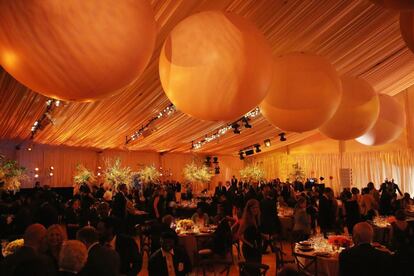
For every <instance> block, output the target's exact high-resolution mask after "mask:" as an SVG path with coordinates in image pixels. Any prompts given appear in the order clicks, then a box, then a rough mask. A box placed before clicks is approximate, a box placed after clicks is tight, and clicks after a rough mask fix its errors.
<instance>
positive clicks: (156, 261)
mask: <svg viewBox="0 0 414 276" xmlns="http://www.w3.org/2000/svg"><path fill="white" fill-rule="evenodd" d="M160 243H161V248H160V249H158V250H157V251H155V252H154V254H152V255H151V257H150V259H149V261H148V274H149V276H169V275H176V276H184V275H186V274H187V273H189V272H190V271H191V263H190V260H189V258H188V256H187V254H186V253H185V251H184V250H182V249H181V248H179V247H177V246H176V244H177V237H176V236H175V235H174V234H173V233H171V232H164V233H162V234H161V239H160Z"/></svg>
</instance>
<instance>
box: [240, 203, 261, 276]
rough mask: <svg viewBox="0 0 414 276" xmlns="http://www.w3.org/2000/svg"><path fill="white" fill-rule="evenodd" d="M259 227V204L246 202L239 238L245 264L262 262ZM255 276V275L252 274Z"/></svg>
mask: <svg viewBox="0 0 414 276" xmlns="http://www.w3.org/2000/svg"><path fill="white" fill-rule="evenodd" d="M259 226H260V204H259V201H257V200H256V199H250V200H249V201H247V203H246V206H245V207H244V212H243V216H242V221H241V224H240V229H239V237H240V240H241V241H242V242H243V245H242V252H243V256H244V258H245V260H246V262H252V263H261V262H262V250H261V245H262V237H261V234H260V230H259ZM252 275H256V274H252Z"/></svg>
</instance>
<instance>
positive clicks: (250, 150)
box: [245, 149, 254, 156]
mask: <svg viewBox="0 0 414 276" xmlns="http://www.w3.org/2000/svg"><path fill="white" fill-rule="evenodd" d="M245 153H246V156H249V155H252V154H254V150H253V149H249V150H246V151H245Z"/></svg>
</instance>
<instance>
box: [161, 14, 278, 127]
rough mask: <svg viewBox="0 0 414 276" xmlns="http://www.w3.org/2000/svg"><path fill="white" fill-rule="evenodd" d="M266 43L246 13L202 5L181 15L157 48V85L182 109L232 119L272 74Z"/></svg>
mask: <svg viewBox="0 0 414 276" xmlns="http://www.w3.org/2000/svg"><path fill="white" fill-rule="evenodd" d="M271 55H272V54H271V48H270V46H269V45H268V43H267V42H266V40H265V38H264V36H263V35H262V34H261V33H260V32H259V31H258V29H257V28H256V27H255V26H254V25H253V24H251V23H250V22H249V21H247V20H246V19H244V18H242V17H240V16H238V15H235V14H231V13H225V12H222V11H206V12H201V13H197V14H194V15H192V16H190V17H187V18H186V19H184V20H183V21H181V22H180V23H179V24H178V25H177V26H175V27H174V29H173V30H172V31H171V33H170V35H169V37H168V38H167V40H166V41H165V43H164V45H163V48H162V50H161V55H160V61H159V73H160V79H161V84H162V87H163V88H164V91H165V94H166V95H167V97H168V98H169V99H170V100H171V102H172V103H173V104H174V105H175V106H176V107H177V108H178V109H179V110H180V111H182V112H184V113H186V114H188V115H190V116H193V117H195V118H198V119H201V120H209V121H221V120H226V121H229V120H234V119H236V118H239V117H241V116H242V115H244V114H245V113H247V112H248V111H249V110H251V109H253V108H254V107H255V106H257V105H258V104H259V103H260V102H261V101H262V100H263V98H264V97H265V96H266V93H267V90H268V88H269V85H270V82H271V78H272V61H271Z"/></svg>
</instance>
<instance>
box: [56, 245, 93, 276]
mask: <svg viewBox="0 0 414 276" xmlns="http://www.w3.org/2000/svg"><path fill="white" fill-rule="evenodd" d="M87 258H88V250H87V249H86V247H85V245H84V244H83V243H82V242H80V241H77V240H69V241H65V242H64V243H63V245H62V249H61V250H60V254H59V274H58V275H59V276H70V275H78V274H79V272H80V271H81V270H82V268H83V267H84V266H85V264H86V260H87Z"/></svg>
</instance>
